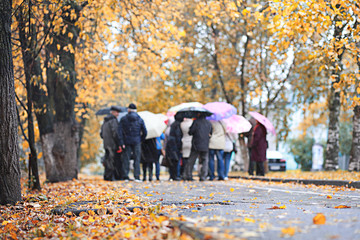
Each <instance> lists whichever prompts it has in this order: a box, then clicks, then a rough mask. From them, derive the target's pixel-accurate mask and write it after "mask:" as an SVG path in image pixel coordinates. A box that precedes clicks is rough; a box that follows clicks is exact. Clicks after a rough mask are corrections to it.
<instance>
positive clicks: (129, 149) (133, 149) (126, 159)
mask: <svg viewBox="0 0 360 240" xmlns="http://www.w3.org/2000/svg"><path fill="white" fill-rule="evenodd" d="M131 153H133V156H134V178H135V179H138V180H140V157H141V143H138V144H130V145H126V146H125V150H124V155H123V168H124V172H125V176H124V179H129V171H130V157H131Z"/></svg>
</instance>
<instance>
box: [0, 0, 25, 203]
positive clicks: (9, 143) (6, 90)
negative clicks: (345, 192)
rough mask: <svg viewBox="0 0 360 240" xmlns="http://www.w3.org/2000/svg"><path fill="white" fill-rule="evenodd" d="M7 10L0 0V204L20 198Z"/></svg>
mask: <svg viewBox="0 0 360 240" xmlns="http://www.w3.org/2000/svg"><path fill="white" fill-rule="evenodd" d="M11 10H12V5H11V1H8V0H1V1H0V16H1V17H0V84H1V86H0V96H1V98H0V111H1V115H0V120H1V121H0V132H1V136H0V149H1V154H0V155H1V156H0V204H15V203H16V202H17V201H20V200H21V185H20V177H21V173H20V167H19V147H18V135H17V124H18V121H17V117H16V103H15V88H14V73H13V71H14V70H13V59H12V51H11V13H12V11H11Z"/></svg>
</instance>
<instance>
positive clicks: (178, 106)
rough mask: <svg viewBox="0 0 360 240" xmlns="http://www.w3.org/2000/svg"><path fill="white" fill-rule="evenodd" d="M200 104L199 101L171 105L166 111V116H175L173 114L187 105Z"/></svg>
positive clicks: (199, 105)
mask: <svg viewBox="0 0 360 240" xmlns="http://www.w3.org/2000/svg"><path fill="white" fill-rule="evenodd" d="M201 106H202V104H201V103H199V102H185V103H181V104H179V105H176V106H173V107H171V108H169V110H168V111H167V113H166V116H168V117H172V116H175V114H176V113H177V112H178V111H179V110H181V109H184V108H189V107H201Z"/></svg>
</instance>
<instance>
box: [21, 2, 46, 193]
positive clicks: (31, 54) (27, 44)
mask: <svg viewBox="0 0 360 240" xmlns="http://www.w3.org/2000/svg"><path fill="white" fill-rule="evenodd" d="M31 9H32V7H31V1H29V6H28V14H25V15H24V12H25V11H26V10H25V7H24V5H21V6H20V7H19V9H18V11H17V12H18V14H17V15H16V18H17V21H18V25H19V26H18V28H19V39H20V45H21V52H22V59H23V63H24V72H25V83H26V94H27V104H26V105H27V109H25V110H26V112H27V115H28V127H27V129H28V138H27V140H28V142H29V147H30V154H29V180H28V182H29V188H32V189H37V190H40V189H41V187H40V179H39V169H38V159H37V158H38V157H37V150H36V147H35V130H34V119H33V88H34V87H38V86H36V80H35V79H36V78H41V68H40V63H39V61H38V60H36V56H35V54H36V53H35V51H36V48H35V45H36V40H37V36H36V35H37V33H36V28H35V25H34V24H32V23H31V21H30V19H31ZM25 16H27V17H25ZM26 22H28V24H29V25H28V26H26Z"/></svg>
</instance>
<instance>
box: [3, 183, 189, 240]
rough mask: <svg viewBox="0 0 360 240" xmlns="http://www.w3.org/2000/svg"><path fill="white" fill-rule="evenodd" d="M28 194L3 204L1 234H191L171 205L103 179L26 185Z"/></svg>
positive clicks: (130, 236) (126, 236)
mask: <svg viewBox="0 0 360 240" xmlns="http://www.w3.org/2000/svg"><path fill="white" fill-rule="evenodd" d="M22 196H23V201H21V202H19V203H18V204H16V205H15V206H10V205H9V206H0V216H1V218H0V238H1V239H29V238H31V239H33V238H56V239H58V238H75V239H105V238H116V239H190V238H189V236H186V235H184V234H181V232H180V231H179V230H178V229H176V228H173V227H172V226H171V225H170V221H169V220H170V219H169V216H171V207H163V206H159V205H151V203H149V202H145V201H142V200H141V199H140V198H139V197H138V196H136V195H132V194H130V193H129V192H128V191H127V190H126V189H122V188H121V185H120V184H119V183H116V182H105V181H103V180H102V179H101V178H94V177H91V178H86V177H81V178H80V179H79V180H73V181H68V182H63V183H54V184H49V183H48V184H44V185H43V186H42V190H41V191H39V192H30V191H28V190H27V189H25V188H23V193H22ZM54 209H57V210H63V212H61V211H60V212H59V211H58V212H56V211H55V212H54ZM79 209H80V210H83V211H78V212H76V211H75V210H79Z"/></svg>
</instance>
